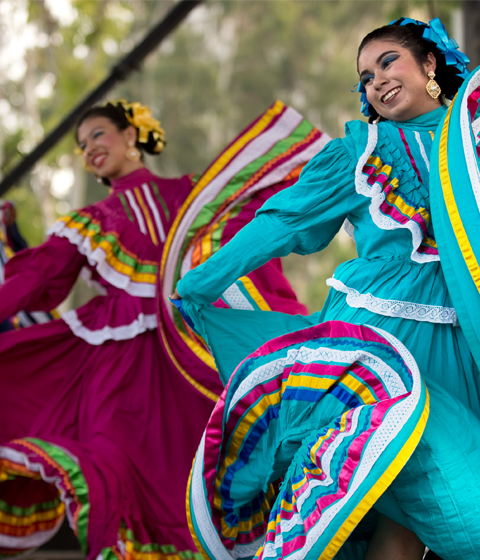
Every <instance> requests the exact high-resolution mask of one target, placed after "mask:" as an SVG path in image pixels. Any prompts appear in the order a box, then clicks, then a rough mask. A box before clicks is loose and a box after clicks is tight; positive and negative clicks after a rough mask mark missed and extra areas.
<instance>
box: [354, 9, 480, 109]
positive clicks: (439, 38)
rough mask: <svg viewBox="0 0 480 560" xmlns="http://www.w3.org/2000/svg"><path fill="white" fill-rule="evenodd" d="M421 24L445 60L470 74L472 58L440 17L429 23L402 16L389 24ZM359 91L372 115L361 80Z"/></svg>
mask: <svg viewBox="0 0 480 560" xmlns="http://www.w3.org/2000/svg"><path fill="white" fill-rule="evenodd" d="M393 24H395V25H408V24H413V25H421V26H424V27H425V29H424V31H423V35H422V37H423V38H424V39H425V40H426V41H430V42H432V43H434V44H435V46H436V47H437V49H438V50H439V51H440V52H441V53H442V54H443V55H444V57H445V62H446V63H447V65H449V66H454V67H455V68H456V69H457V71H458V75H459V76H460V77H461V78H463V79H465V78H466V77H467V76H468V74H469V71H468V68H467V65H468V63H469V62H470V59H469V58H468V57H467V56H466V55H465V54H464V53H463V52H462V51H459V50H458V43H457V41H455V39H450V37H449V36H448V33H447V30H446V29H445V26H444V25H443V23H442V22H441V21H440V19H439V18H435V19H432V20H431V21H430V22H429V23H428V24H426V23H424V22H423V21H417V20H416V19H411V18H400V19H399V20H394V21H391V22H390V23H389V24H388V25H393ZM357 91H359V92H360V93H361V94H362V95H361V97H360V101H361V103H362V109H361V110H362V113H363V114H364V115H365V116H366V117H369V116H370V111H369V106H370V104H369V103H368V100H367V92H366V90H365V87H364V85H363V84H362V83H361V82H360V83H359V84H358V88H357Z"/></svg>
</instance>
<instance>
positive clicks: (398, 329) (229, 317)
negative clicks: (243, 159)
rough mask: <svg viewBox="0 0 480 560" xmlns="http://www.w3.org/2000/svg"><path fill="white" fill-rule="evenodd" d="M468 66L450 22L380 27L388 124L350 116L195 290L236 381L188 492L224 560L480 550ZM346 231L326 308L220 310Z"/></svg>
mask: <svg viewBox="0 0 480 560" xmlns="http://www.w3.org/2000/svg"><path fill="white" fill-rule="evenodd" d="M466 64H468V59H467V58H466V57H465V56H464V55H463V54H462V53H461V52H459V51H458V50H457V45H456V43H455V42H454V41H453V40H451V39H449V37H448V34H447V33H446V31H445V29H444V27H443V25H442V24H441V23H440V21H439V20H438V19H436V20H432V21H431V22H430V24H425V23H422V22H417V21H414V20H409V19H405V18H402V19H400V20H398V21H396V22H393V23H392V24H390V25H389V26H386V27H384V28H380V29H378V30H375V31H373V32H372V33H370V34H369V35H367V37H366V38H365V39H364V41H363V42H362V44H361V45H360V48H359V56H358V62H357V65H358V71H359V76H360V84H359V91H361V92H362V110H363V112H364V114H366V115H367V116H369V117H370V123H369V124H367V123H365V122H363V121H354V122H350V123H348V124H347V125H346V136H345V137H344V138H341V139H335V140H332V141H331V142H330V143H328V144H327V145H326V147H325V148H324V149H323V150H322V151H321V152H320V153H318V154H317V155H316V156H315V157H314V158H313V159H312V160H311V161H310V163H309V164H308V165H307V166H306V167H305V168H304V170H303V172H302V174H301V176H300V179H299V181H298V182H297V183H296V184H295V185H294V186H292V187H290V188H289V189H286V190H285V191H283V192H281V193H279V194H278V195H276V196H274V197H272V198H271V199H270V200H268V201H267V202H266V203H265V204H264V206H263V207H262V208H261V209H260V210H259V211H258V212H257V215H256V218H255V219H254V220H253V221H252V222H251V223H250V224H248V225H247V226H246V227H245V228H244V229H243V230H242V231H241V232H240V233H239V234H237V235H236V237H235V238H234V239H233V240H232V241H231V242H229V243H228V244H227V245H226V246H225V247H224V248H222V249H221V250H220V251H219V252H218V253H217V254H216V255H214V256H213V257H212V258H211V259H209V260H208V261H207V262H206V263H204V264H203V265H201V266H199V267H198V268H197V269H195V270H193V271H191V272H189V273H188V274H187V275H186V276H185V277H184V278H183V279H182V280H181V281H180V282H179V283H178V286H177V293H176V294H175V296H173V299H178V298H181V304H180V303H179V302H176V304H177V305H181V308H182V313H183V314H184V317H186V318H187V319H188V321H191V322H192V323H193V325H194V326H195V328H196V329H197V331H198V332H200V333H201V334H202V336H203V337H204V338H205V339H206V341H207V342H208V344H209V346H210V348H211V350H212V353H213V355H214V357H215V360H216V363H217V366H218V369H219V372H220V375H221V377H222V380H223V382H224V384H226V389H225V392H224V394H223V397H222V399H221V400H220V402H219V403H218V404H217V407H216V409H215V411H214V413H213V414H212V417H211V419H210V421H209V424H208V425H207V428H206V431H205V434H204V439H203V440H202V444H201V446H200V448H199V451H198V453H197V458H196V461H195V464H194V467H193V470H192V475H191V483H190V485H189V489H188V496H187V514H188V516H189V520H190V528H191V531H192V535H193V536H194V539H195V540H196V544H197V546H198V547H199V550H201V551H202V552H203V553H204V555H205V557H206V558H208V557H210V558H225V559H226V560H228V559H229V558H232V557H233V558H235V559H236V558H251V557H253V556H255V558H282V557H289V558H290V557H291V558H292V559H293V558H295V560H297V559H300V558H301V559H303V558H307V559H308V560H313V559H314V558H315V560H316V559H318V558H321V559H322V560H326V559H330V558H334V557H335V558H336V559H349V560H350V559H357V558H358V559H360V558H366V559H368V560H374V559H375V560H376V559H377V558H378V559H380V558H388V559H389V560H394V559H396V558H410V559H412V560H413V559H415V558H419V559H420V558H422V557H423V554H424V546H427V547H428V548H430V549H431V550H433V551H434V552H435V553H436V554H438V555H439V556H441V557H442V558H443V559H444V560H456V559H459V560H460V559H465V558H477V557H480V527H479V525H478V518H479V515H480V476H479V474H478V468H479V465H480V386H479V383H480V380H479V369H478V362H477V363H476V362H475V359H474V356H477V359H478V354H479V353H478V350H477V348H476V344H478V339H476V333H477V332H478V329H476V328H475V320H476V319H475V313H474V312H475V310H476V309H478V305H479V302H478V299H479V298H478V290H477V291H476V292H475V289H476V288H480V280H479V278H480V269H478V264H476V263H477V261H476V260H475V250H477V254H479V252H478V247H477V246H476V244H478V243H479V242H478V241H477V240H478V239H480V236H478V235H476V234H478V233H479V232H478V231H476V229H475V228H477V227H478V226H477V224H479V223H480V221H479V220H478V217H479V211H480V202H479V201H480V187H479V188H478V193H477V191H476V190H475V189H476V184H475V183H474V180H477V182H478V183H479V185H480V180H479V179H478V177H479V176H480V174H479V173H478V156H477V151H476V137H475V131H476V130H477V124H476V122H475V121H474V117H475V112H476V109H477V107H478V99H479V97H480V89H479V85H480V77H479V76H480V71H478V72H474V73H472V74H471V75H469V74H468V71H467V69H466ZM462 84H463V85H462ZM459 88H460V91H459V93H458V95H457V97H456V98H455V101H454V102H453V103H451V101H450V100H451V98H453V97H454V96H455V94H456V93H457V91H458V90H459ZM440 90H441V95H439V94H440ZM462 119H463V120H462ZM472 121H473V124H472ZM449 127H450V128H449ZM477 132H478V130H477ZM454 138H455V139H457V140H456V142H455V143H454V140H453V139H454ZM462 142H463V144H462ZM467 148H468V149H467ZM464 153H466V154H467V156H468V154H469V153H471V154H474V155H472V156H471V157H470V159H469V158H468V157H467V156H465V157H466V159H465V157H464V156H463V155H462V154H464ZM448 163H450V171H448ZM453 166H455V168H454V167H453ZM457 176H458V178H457ZM461 178H463V179H464V180H463V181H461V180H460V179H461ZM462 189H463V191H462ZM467 191H468V192H467ZM465 193H466V194H465ZM472 193H473V194H472ZM455 195H456V198H455ZM477 195H478V197H477ZM474 196H475V197H477V198H475V197H474ZM468 197H470V198H468ZM455 200H457V203H455ZM466 200H469V201H470V204H469V205H466V203H465V201H466ZM452 201H453V202H452ZM475 201H477V202H479V205H478V208H477V206H474V204H475ZM432 214H433V218H432ZM437 216H438V218H437ZM462 220H463V221H462ZM343 224H345V227H346V228H347V231H349V232H350V233H351V234H352V235H353V236H354V238H355V241H356V244H357V250H358V258H356V259H354V260H351V261H348V262H346V263H344V264H342V265H341V266H340V267H338V269H337V270H336V271H335V274H334V277H333V278H331V279H330V280H328V282H327V283H328V284H329V285H330V286H331V289H330V293H329V296H328V299H327V301H326V303H325V306H324V308H323V310H322V311H320V312H318V313H315V314H314V315H311V316H310V317H300V316H294V317H288V316H285V315H283V314H279V313H273V312H261V311H258V312H257V311H254V312H250V311H238V310H225V309H216V308H213V307H212V306H210V305H209V304H210V303H211V302H213V301H215V300H216V299H217V298H218V297H219V296H220V295H221V293H222V292H223V291H224V290H225V289H227V288H228V286H230V285H231V284H232V282H233V281H235V279H236V278H239V277H240V276H243V275H244V274H246V273H248V272H249V271H251V270H253V269H255V268H257V267H259V266H261V265H262V264H263V263H265V262H267V261H268V260H269V259H271V258H273V257H282V256H285V255H288V254H289V253H291V252H294V253H298V254H310V253H314V252H316V251H320V250H322V249H323V248H325V247H326V246H327V245H328V243H329V242H330V241H331V240H332V239H333V237H334V236H335V234H336V233H337V232H338V231H339V229H340V228H341V227H342V225H343ZM459 224H460V225H459ZM472 224H473V225H472ZM462 228H463V229H462ZM437 244H438V245H439V246H440V251H439V247H438V245H437ZM469 251H470V252H469ZM444 256H445V257H444ZM462 258H463V260H462ZM479 260H480V258H479ZM475 266H477V269H476V268H475ZM477 281H478V283H476V282H477ZM464 288H465V290H466V291H465V292H464ZM465 293H467V294H468V295H469V296H470V300H466V299H465V295H464V294H465ZM460 294H462V295H460ZM452 298H453V300H454V301H452ZM469 301H471V305H469ZM457 302H458V303H457ZM477 317H478V315H477ZM477 320H478V319H477ZM464 324H465V325H467V327H468V328H465V332H464V329H463V328H462V327H464ZM407 349H408V350H407ZM238 364H240V365H238ZM237 366H238V367H237ZM235 368H237V369H235ZM417 368H418V369H417ZM234 370H235V371H234ZM232 374H233V375H232ZM382 407H383V408H382ZM376 415H379V416H376ZM427 418H428V421H427ZM282 479H283V480H282ZM378 514H380V516H379V515H378ZM375 526H376V527H377V528H376V530H375ZM372 534H373V536H372ZM368 541H370V544H369V545H368Z"/></svg>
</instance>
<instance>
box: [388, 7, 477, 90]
mask: <svg viewBox="0 0 480 560" xmlns="http://www.w3.org/2000/svg"><path fill="white" fill-rule="evenodd" d="M392 23H395V22H394V21H392V22H390V23H389V25H391V24H392ZM409 23H413V24H415V25H425V30H424V31H423V35H422V37H423V38H424V39H425V40H426V41H430V42H431V43H435V46H436V47H437V49H438V50H439V51H440V52H441V53H442V54H443V55H444V56H445V62H446V63H447V64H448V65H449V66H455V68H456V69H457V70H458V75H459V76H460V77H461V78H463V79H465V78H466V77H467V76H468V74H469V71H468V69H467V65H468V63H469V62H470V59H469V58H468V56H467V55H466V54H464V53H463V52H462V51H459V50H458V43H457V41H455V39H453V38H452V39H450V37H449V36H448V33H447V30H446V29H445V26H444V25H443V23H442V22H441V21H440V19H439V18H435V19H432V20H430V21H429V22H428V25H427V24H425V23H423V22H421V21H417V20H415V19H410V18H401V19H400V20H399V22H398V23H397V25H407V24H409Z"/></svg>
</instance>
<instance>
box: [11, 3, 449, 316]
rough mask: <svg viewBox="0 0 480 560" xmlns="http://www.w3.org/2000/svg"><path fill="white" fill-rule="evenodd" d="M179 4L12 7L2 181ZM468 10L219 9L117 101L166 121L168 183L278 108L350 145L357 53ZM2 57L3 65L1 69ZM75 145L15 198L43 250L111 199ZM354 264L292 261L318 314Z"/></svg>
mask: <svg viewBox="0 0 480 560" xmlns="http://www.w3.org/2000/svg"><path fill="white" fill-rule="evenodd" d="M172 4H173V0H163V1H161V2H151V1H149V0H0V16H1V17H0V31H4V32H5V33H4V34H2V37H1V38H0V54H2V55H5V54H7V57H6V58H5V56H3V60H4V61H5V60H7V61H8V59H9V57H10V58H11V59H12V60H13V58H15V57H13V58H12V54H11V52H10V51H11V49H9V46H8V45H9V44H10V42H11V41H12V40H13V39H14V38H16V39H17V41H18V42H19V44H20V43H21V44H22V45H23V47H22V48H21V49H20V51H21V50H22V49H23V52H17V53H16V58H15V61H16V62H15V64H16V66H15V65H13V66H15V68H16V69H17V70H16V71H13V70H12V68H13V66H12V67H11V68H10V69H8V68H7V69H6V71H5V72H4V74H3V75H1V76H0V85H1V95H0V116H1V117H2V126H0V152H2V143H3V154H2V153H0V162H1V166H2V167H1V169H2V171H3V172H5V171H6V170H8V168H9V167H10V166H11V165H13V164H14V163H16V162H17V161H18V158H19V157H21V154H22V153H25V152H27V151H29V150H30V149H31V148H32V147H33V144H34V142H36V141H37V140H38V139H39V138H40V137H41V135H42V134H43V130H50V129H52V128H53V127H54V126H55V124H56V123H58V122H59V121H60V119H61V117H62V115H64V114H65V113H66V112H67V111H69V110H70V109H71V108H72V107H73V106H74V104H75V103H76V102H78V100H79V99H81V98H82V97H83V96H84V95H85V94H86V93H87V92H88V91H89V90H90V89H91V88H93V87H94V86H95V85H96V84H98V82H100V81H101V80H102V79H103V78H104V77H105V76H106V75H107V73H108V71H109V69H110V67H111V66H112V65H113V64H114V63H115V62H116V60H118V58H119V57H120V56H121V55H122V54H123V53H124V52H127V51H129V50H130V49H131V48H133V46H134V45H135V44H136V43H137V42H138V41H139V40H141V38H142V37H143V35H144V34H145V33H146V31H147V30H148V29H149V28H150V27H151V25H153V24H154V23H156V22H157V21H158V20H160V19H161V18H162V17H163V16H164V15H165V14H166V12H167V11H168V10H169V9H170V8H171V6H172ZM459 5H460V3H459V2H455V1H439V0H438V1H437V0H435V1H430V2H426V1H420V0H406V1H400V0H392V1H387V2H377V1H363V0H344V1H341V2H340V1H338V0H326V1H321V2H320V1H316V2H312V1H304V0H278V1H271V2H264V1H248V2H247V1H245V0H233V1H232V0H210V1H209V2H208V3H206V4H204V5H202V6H200V7H198V8H196V9H195V10H194V11H193V12H192V13H191V14H190V16H189V18H188V19H187V21H186V22H184V24H183V25H182V26H181V27H180V28H179V29H178V30H176V32H175V33H174V34H173V35H172V36H171V37H169V38H168V39H167V40H166V41H165V42H164V43H163V44H162V45H161V47H160V48H159V49H158V51H157V52H155V53H153V54H152V55H150V56H149V57H148V59H147V60H146V61H145V63H144V65H143V66H142V68H141V69H140V70H139V71H138V72H136V73H134V74H133V75H131V76H130V77H129V79H128V80H127V81H126V82H123V83H121V84H119V85H118V86H117V87H116V88H115V90H114V91H112V92H111V95H110V96H109V97H113V98H115V97H121V98H127V99H130V100H139V101H141V102H143V103H146V104H147V105H149V106H150V107H151V109H152V112H153V114H154V115H155V116H156V117H159V118H160V119H161V121H162V125H163V126H164V128H165V130H166V134H167V142H168V144H167V148H166V150H165V152H164V153H163V154H162V156H161V157H159V158H149V159H148V165H149V166H150V167H151V168H153V170H155V171H156V172H157V173H158V174H160V175H166V176H174V175H180V174H184V173H195V172H201V171H202V170H203V169H204V168H205V166H206V165H207V164H208V163H209V161H211V160H212V159H213V158H214V157H215V156H216V155H217V154H218V152H219V151H220V150H221V149H222V148H223V147H224V146H225V145H226V144H227V143H228V142H230V141H231V140H232V139H233V138H234V137H235V136H236V135H237V134H238V132H239V131H240V130H241V129H242V128H243V127H244V126H246V125H247V124H248V123H249V122H251V121H252V119H253V118H255V117H256V116H257V115H258V114H259V113H261V112H262V111H264V110H265V108H266V107H267V106H269V105H270V104H271V103H272V102H273V101H274V100H275V99H281V100H282V101H284V102H285V103H287V104H289V105H291V106H293V107H294V108H296V109H297V110H299V111H300V112H301V113H302V114H304V115H305V116H306V117H307V118H308V119H309V120H310V121H311V122H312V123H313V124H315V125H316V126H317V127H319V128H320V129H322V130H324V131H325V132H328V133H329V134H330V135H331V136H339V135H341V134H343V127H344V124H345V122H346V121H348V120H351V119H356V118H359V117H360V113H359V97H358V94H356V93H351V90H352V88H353V87H354V86H355V84H356V82H357V81H358V78H357V75H356V50H357V46H358V44H359V42H360V41H361V39H362V37H363V36H364V35H365V34H366V33H367V32H368V31H369V30H371V29H373V28H375V27H378V26H380V25H383V24H385V23H386V22H388V21H391V20H392V19H395V18H397V17H399V16H400V15H407V16H410V17H415V18H416V19H427V20H428V19H431V18H432V17H435V16H436V15H439V16H440V17H442V19H443V21H444V22H445V23H446V25H447V27H448V26H449V23H450V22H449V18H450V13H451V12H452V9H454V8H456V7H457V8H458V6H459ZM15 22H16V23H15ZM1 61H2V56H0V69H2V62H1ZM5 64H6V63H5V62H4V63H3V66H4V67H5ZM22 64H23V66H22ZM2 139H3V140H2ZM73 148H74V141H73V137H69V138H67V139H65V140H64V141H62V142H61V143H60V144H59V145H58V146H57V147H56V148H55V149H54V150H52V151H51V152H50V153H49V154H48V156H47V157H46V158H45V159H44V161H43V162H42V163H41V164H39V166H38V167H37V168H36V169H35V171H34V172H33V173H32V174H31V176H29V177H27V178H26V179H25V180H24V181H23V182H22V184H21V185H20V186H19V187H18V188H16V189H12V190H11V192H10V193H9V194H8V196H9V197H10V198H13V199H14V200H16V201H17V203H18V204H19V210H20V211H19V215H20V226H21V227H22V228H23V230H24V233H25V236H26V237H27V239H28V240H29V242H30V243H32V244H36V243H39V242H40V241H41V240H42V237H43V234H44V227H45V225H46V224H47V223H49V222H50V221H51V220H52V219H53V217H55V216H56V215H58V214H59V213H60V214H61V213H64V212H66V211H68V209H69V208H70V207H72V206H76V207H78V206H82V205H83V204H85V203H91V202H94V201H95V200H98V199H99V198H101V197H103V196H106V194H107V190H106V189H105V188H104V187H101V186H100V185H98V183H96V182H95V180H94V178H93V177H91V176H89V175H88V174H85V172H84V171H83V169H82V165H81V162H80V160H79V158H78V157H76V156H72V153H73ZM2 155H3V158H2ZM33 192H35V193H37V194H38V195H39V197H40V199H41V200H40V201H39V203H38V202H35V198H34V197H33V196H32V193H33ZM40 208H42V211H41V212H39V209H40ZM354 255H355V247H354V244H353V242H351V241H350V240H349V239H347V238H346V237H342V236H338V237H337V238H336V239H335V240H334V241H333V243H332V244H331V245H330V247H328V248H327V249H325V250H324V251H322V253H320V254H318V255H313V256H310V257H302V259H301V260H300V258H299V257H295V256H294V257H289V258H287V259H286V260H285V269H286V271H287V274H288V275H289V277H290V278H291V279H292V282H293V283H294V286H295V288H296V289H297V291H298V292H299V294H300V296H301V299H302V300H303V301H306V303H307V304H308V305H309V307H310V309H311V310H312V311H313V310H316V309H319V308H320V307H321V305H322V302H323V298H324V297H325V295H326V293H327V287H326V286H325V282H324V279H325V278H327V277H328V276H330V275H331V274H332V272H333V270H334V268H335V267H336V265H337V264H338V263H339V262H342V261H343V260H345V259H348V258H352V257H353V256H354Z"/></svg>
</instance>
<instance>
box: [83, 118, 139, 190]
mask: <svg viewBox="0 0 480 560" xmlns="http://www.w3.org/2000/svg"><path fill="white" fill-rule="evenodd" d="M136 138H137V131H136V130H135V128H134V127H133V126H129V127H127V128H126V129H125V130H118V128H117V126H116V125H115V124H114V123H113V122H112V121H111V120H110V119H109V118H107V117H99V116H94V117H90V118H87V119H85V120H84V121H83V122H82V123H81V125H80V126H79V127H78V131H77V139H78V147H79V148H80V149H81V150H82V152H83V159H84V161H85V164H86V165H87V166H88V167H89V168H90V169H91V170H92V171H93V173H95V175H98V176H99V177H102V178H104V179H108V180H110V181H111V180H114V179H119V178H120V177H124V176H125V175H128V174H129V173H131V172H132V171H135V170H137V169H140V168H142V167H145V166H144V164H143V162H142V161H138V162H133V161H129V160H128V159H127V158H126V157H125V154H126V152H127V148H128V146H129V143H133V144H134V143H135V141H136Z"/></svg>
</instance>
